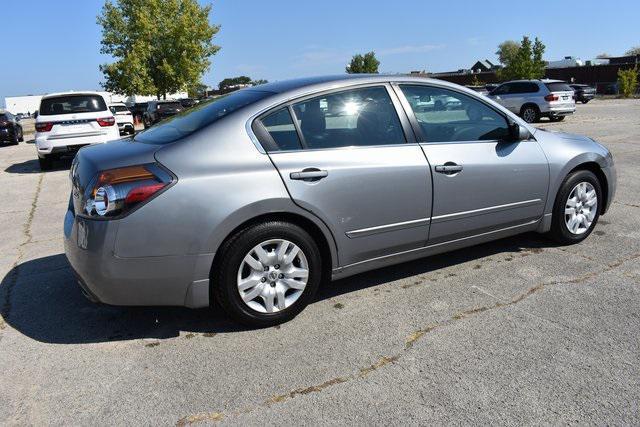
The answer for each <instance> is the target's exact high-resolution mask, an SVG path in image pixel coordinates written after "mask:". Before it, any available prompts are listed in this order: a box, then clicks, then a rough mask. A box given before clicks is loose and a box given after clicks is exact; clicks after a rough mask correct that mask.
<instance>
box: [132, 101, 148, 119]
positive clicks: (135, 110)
mask: <svg viewBox="0 0 640 427" xmlns="http://www.w3.org/2000/svg"><path fill="white" fill-rule="evenodd" d="M148 106H149V103H148V102H136V103H135V104H134V105H133V106H132V107H131V108H130V110H131V114H133V118H134V120H135V121H137V122H138V123H141V122H142V118H143V117H144V113H145V112H146V111H147V107H148Z"/></svg>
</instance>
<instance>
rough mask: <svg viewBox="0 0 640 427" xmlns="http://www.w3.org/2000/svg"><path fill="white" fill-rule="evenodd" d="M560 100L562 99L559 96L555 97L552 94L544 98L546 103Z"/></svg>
mask: <svg viewBox="0 0 640 427" xmlns="http://www.w3.org/2000/svg"><path fill="white" fill-rule="evenodd" d="M559 99H560V97H559V96H558V95H554V94H552V93H550V94H549V95H547V96H545V97H544V100H545V101H557V100H559Z"/></svg>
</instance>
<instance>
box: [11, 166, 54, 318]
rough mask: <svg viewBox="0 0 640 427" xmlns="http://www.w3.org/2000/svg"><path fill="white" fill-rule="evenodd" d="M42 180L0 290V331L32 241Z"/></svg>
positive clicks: (39, 182) (39, 178)
mask: <svg viewBox="0 0 640 427" xmlns="http://www.w3.org/2000/svg"><path fill="white" fill-rule="evenodd" d="M43 178H44V174H42V173H41V174H40V176H39V177H38V183H37V184H36V192H35V195H34V197H33V200H32V201H31V209H30V210H29V214H28V215H27V221H26V222H25V224H24V226H23V227H22V235H23V237H24V239H23V241H22V243H20V245H18V256H17V257H16V260H15V261H14V262H13V264H12V266H11V271H10V273H9V275H10V276H9V279H8V280H7V282H6V284H4V285H3V289H1V290H2V298H3V301H2V305H1V306H0V330H2V329H5V328H6V326H7V319H9V316H10V315H11V301H12V296H13V289H14V288H15V286H16V284H17V283H18V276H19V275H20V262H21V261H22V260H23V258H24V256H25V252H24V247H25V246H26V245H28V244H29V243H31V241H32V240H33V235H32V234H31V223H32V222H33V217H34V215H35V212H36V206H37V205H38V199H39V197H40V191H41V190H42V180H43Z"/></svg>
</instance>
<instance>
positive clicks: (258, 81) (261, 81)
mask: <svg viewBox="0 0 640 427" xmlns="http://www.w3.org/2000/svg"><path fill="white" fill-rule="evenodd" d="M265 83H269V80H265V79H256V80H252V81H251V86H260V85H263V84H265Z"/></svg>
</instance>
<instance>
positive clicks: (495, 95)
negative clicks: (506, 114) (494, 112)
mask: <svg viewBox="0 0 640 427" xmlns="http://www.w3.org/2000/svg"><path fill="white" fill-rule="evenodd" d="M512 86H513V83H505V84H503V85H500V86H498V87H497V88H496V89H495V90H494V91H493V92H491V95H490V98H491V99H493V100H494V101H496V102H497V103H499V104H500V105H502V106H503V107H505V108H507V109H509V110H511V111H513V102H511V101H512V99H511V95H510V92H511V89H512Z"/></svg>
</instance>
